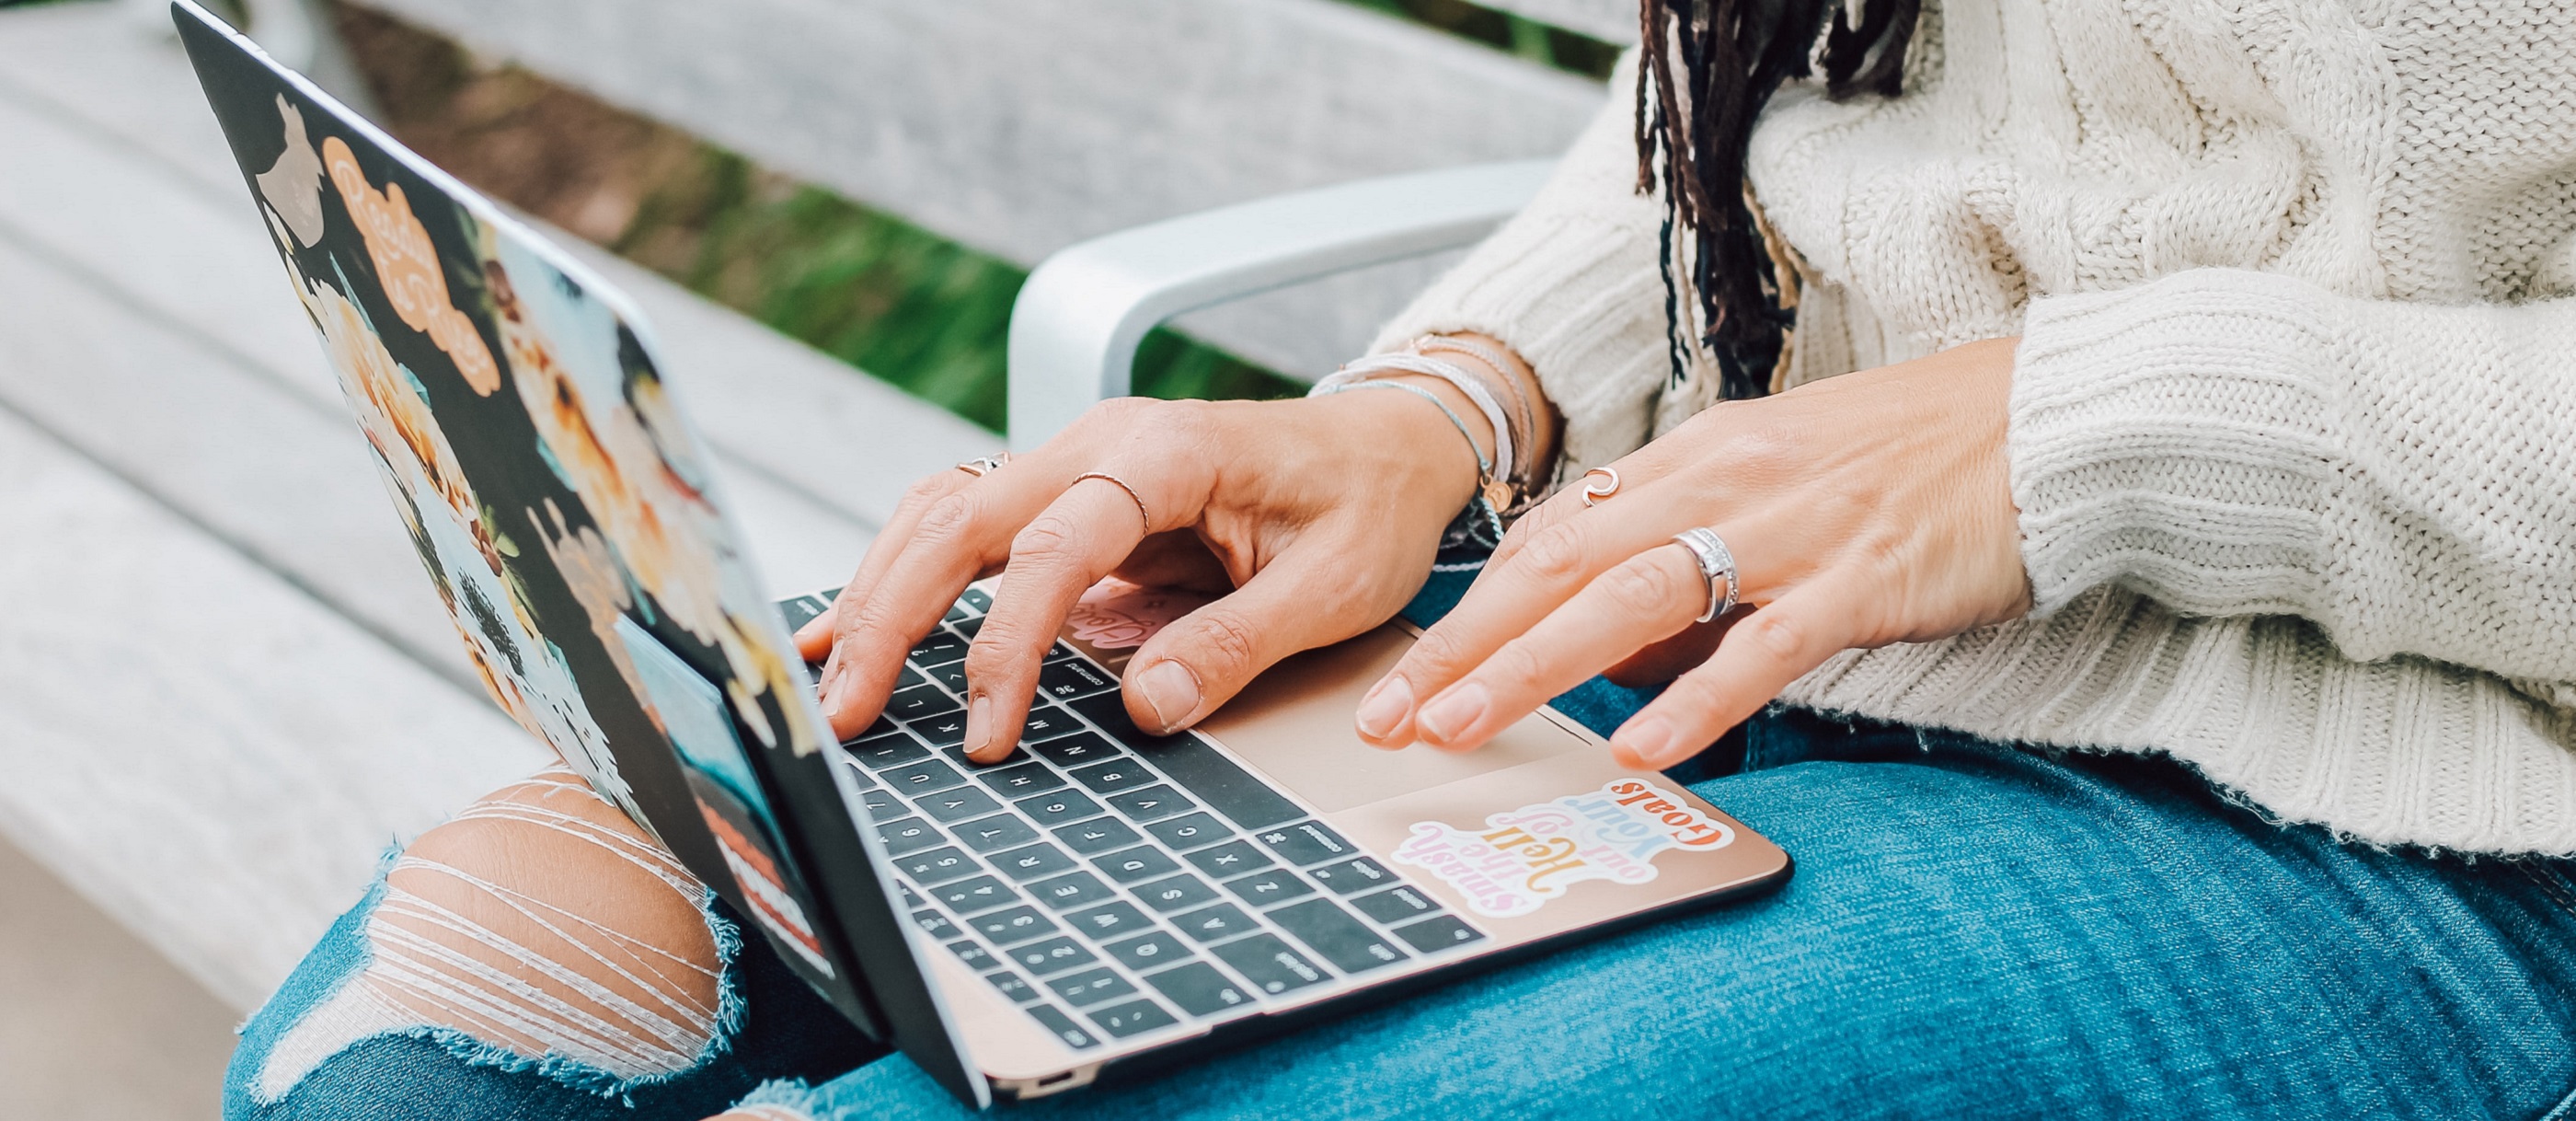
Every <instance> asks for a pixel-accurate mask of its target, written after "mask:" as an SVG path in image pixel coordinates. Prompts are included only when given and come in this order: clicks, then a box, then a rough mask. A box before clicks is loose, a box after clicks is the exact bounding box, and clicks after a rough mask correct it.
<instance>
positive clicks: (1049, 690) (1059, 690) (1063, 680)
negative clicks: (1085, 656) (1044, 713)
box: [1038, 658, 1125, 716]
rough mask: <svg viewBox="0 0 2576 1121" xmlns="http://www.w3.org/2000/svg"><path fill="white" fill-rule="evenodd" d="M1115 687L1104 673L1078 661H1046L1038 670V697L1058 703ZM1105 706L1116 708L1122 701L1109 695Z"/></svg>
mask: <svg viewBox="0 0 2576 1121" xmlns="http://www.w3.org/2000/svg"><path fill="white" fill-rule="evenodd" d="M1116 684H1118V683H1117V682H1116V681H1113V680H1111V679H1110V677H1109V675H1108V674H1105V673H1102V672H1100V670H1099V669H1098V668H1097V667H1095V666H1093V665H1092V664H1091V663H1089V662H1086V661H1082V660H1081V659H1078V658H1077V659H1068V660H1066V661H1061V662H1048V663H1046V664H1045V665H1042V666H1039V667H1038V695H1039V696H1041V697H1047V698H1050V699H1052V700H1055V701H1058V702H1062V701H1069V700H1072V699H1074V698H1076V697H1087V696H1090V695H1092V694H1094V693H1098V692H1100V691H1101V690H1103V689H1107V688H1109V687H1111V686H1113V685H1116ZM1109 703H1110V704H1112V705H1118V704H1123V703H1124V702H1122V701H1120V700H1119V699H1118V698H1117V696H1116V695H1115V694H1112V695H1111V696H1110V697H1109ZM1120 711H1122V712H1123V711H1125V710H1124V709H1121V710H1120ZM1083 715H1085V716H1088V715H1090V713H1089V712H1088V711H1085V712H1084V713H1083Z"/></svg>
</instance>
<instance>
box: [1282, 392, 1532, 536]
mask: <svg viewBox="0 0 2576 1121" xmlns="http://www.w3.org/2000/svg"><path fill="white" fill-rule="evenodd" d="M1371 380H1372V381H1380V382H1389V383H1394V384H1399V385H1403V386H1406V387H1407V389H1406V390H1396V389H1376V390H1371V391H1364V392H1363V391H1345V392H1340V393H1333V394H1328V395H1325V396H1320V397H1313V398H1308V399H1307V400H1306V401H1304V402H1303V404H1305V405H1307V406H1310V407H1312V408H1314V409H1315V410H1317V415H1318V416H1319V417H1320V418H1321V419H1320V424H1321V425H1322V428H1323V431H1324V432H1327V433H1330V437H1329V439H1330V442H1331V443H1332V444H1333V445H1335V446H1339V447H1343V448H1347V449H1352V450H1351V451H1350V452H1349V453H1346V454H1347V455H1348V458H1347V459H1346V460H1345V462H1350V463H1364V462H1369V461H1376V462H1379V463H1387V462H1388V461H1393V469H1394V470H1396V471H1397V472H1399V473H1400V474H1402V475H1405V476H1407V477H1408V479H1409V485H1410V486H1411V487H1413V488H1417V489H1418V490H1419V491H1420V492H1421V493H1423V494H1424V495H1425V496H1427V497H1430V498H1432V499H1434V500H1435V501H1436V503H1437V504H1439V505H1440V506H1441V507H1442V509H1443V510H1444V511H1455V510H1456V509H1458V508H1459V507H1462V506H1465V505H1466V504H1467V502H1468V501H1469V500H1470V499H1472V498H1474V497H1475V496H1476V494H1477V491H1478V487H1479V485H1480V484H1481V483H1482V482H1483V474H1482V469H1481V468H1480V467H1479V464H1478V459H1479V458H1480V457H1482V458H1483V459H1484V460H1485V461H1486V462H1488V463H1490V462H1491V459H1492V454H1493V432H1492V429H1491V426H1489V425H1488V424H1486V423H1485V421H1484V419H1483V417H1481V416H1480V415H1478V414H1477V411H1476V408H1475V406H1474V404H1473V403H1471V402H1469V401H1468V400H1467V396H1466V394H1464V393H1461V392H1459V391H1458V390H1457V388H1456V387H1454V386H1451V385H1448V384H1447V383H1445V382H1442V381H1441V380H1440V379H1438V378H1434V377H1429V376H1425V375H1420V374H1404V375H1398V376H1394V377H1388V378H1376V379H1371ZM1422 394H1428V395H1429V396H1430V398H1431V400H1425V399H1424V398H1423V396H1421V395H1422ZM1433 401H1437V402H1439V404H1438V405H1434V404H1433V403H1432V402H1433ZM1443 407H1446V409H1447V412H1446V413H1444V412H1443V411H1442V408H1443ZM1453 417H1454V418H1455V419H1452V418H1453ZM1462 427H1463V428H1465V429H1466V431H1467V433H1469V434H1471V435H1461V434H1460V431H1459V430H1460V428H1462ZM1471 438H1472V441H1473V442H1472V444H1471V443H1470V440H1471ZM1443 516H1444V517H1445V516H1446V514H1445V513H1444V515H1443Z"/></svg>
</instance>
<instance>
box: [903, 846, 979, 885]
mask: <svg viewBox="0 0 2576 1121" xmlns="http://www.w3.org/2000/svg"><path fill="white" fill-rule="evenodd" d="M894 866H895V870H896V871H899V872H901V873H903V874H904V875H906V876H910V877H912V879H913V882H915V883H918V884H920V885H922V886H924V887H937V886H939V885H941V884H944V883H947V882H948V881H950V880H953V879H956V878H957V877H959V876H967V875H973V874H974V873H977V872H981V871H983V870H984V867H983V865H980V864H977V863H975V858H974V857H971V856H968V855H966V854H965V853H962V852H959V851H957V849H956V848H955V846H942V847H940V848H935V849H932V850H930V851H928V852H916V853H907V854H905V855H903V856H899V857H896V858H895V862H894Z"/></svg>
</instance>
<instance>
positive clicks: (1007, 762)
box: [939, 741, 1029, 775]
mask: <svg viewBox="0 0 2576 1121" xmlns="http://www.w3.org/2000/svg"><path fill="white" fill-rule="evenodd" d="M939 753H940V754H941V755H945V756H947V757H948V761H949V762H951V763H955V764H957V769H959V770H961V771H964V772H966V773H967V774H970V775H971V774H974V773H975V772H977V771H980V770H992V769H997V768H1001V767H1013V766H1018V765H1019V764H1022V763H1026V762H1028V761H1029V753H1028V752H1025V751H1022V750H1020V749H1019V748H1016V747H1014V748H1012V749H1011V753H1010V754H1008V755H1005V756H1003V757H1001V758H999V759H996V760H994V761H992V762H990V763H978V762H976V761H974V760H972V759H969V758H967V757H966V746H965V744H964V743H963V742H962V741H961V742H959V743H953V744H950V745H948V746H947V747H943V748H940V749H939Z"/></svg>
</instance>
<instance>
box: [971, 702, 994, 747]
mask: <svg viewBox="0 0 2576 1121" xmlns="http://www.w3.org/2000/svg"><path fill="white" fill-rule="evenodd" d="M992 742H993V699H992V698H990V697H987V696H985V695H984V694H982V693H977V694H975V696H974V698H973V699H972V700H969V701H967V702H966V754H968V755H979V754H982V753H983V751H984V747H985V745H987V744H990V743H992Z"/></svg>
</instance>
